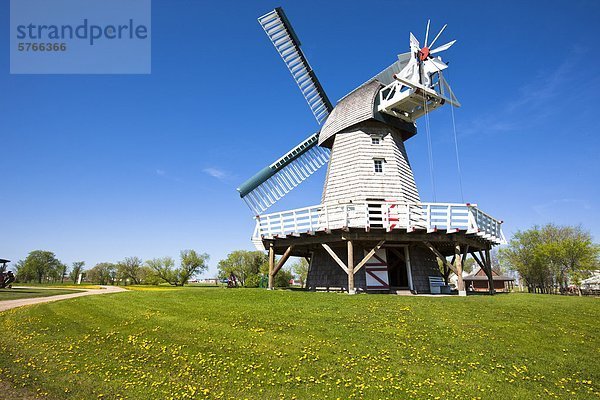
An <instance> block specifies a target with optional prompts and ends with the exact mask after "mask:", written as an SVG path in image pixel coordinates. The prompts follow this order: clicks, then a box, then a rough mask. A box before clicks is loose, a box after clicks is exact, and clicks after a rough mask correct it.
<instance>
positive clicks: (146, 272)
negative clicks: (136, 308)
mask: <svg viewBox="0 0 600 400" xmlns="http://www.w3.org/2000/svg"><path fill="white" fill-rule="evenodd" d="M140 281H141V283H142V284H143V285H158V284H160V283H161V282H162V279H160V277H158V275H156V272H154V270H153V269H152V268H150V267H149V266H148V264H145V265H142V268H141V270H140Z"/></svg>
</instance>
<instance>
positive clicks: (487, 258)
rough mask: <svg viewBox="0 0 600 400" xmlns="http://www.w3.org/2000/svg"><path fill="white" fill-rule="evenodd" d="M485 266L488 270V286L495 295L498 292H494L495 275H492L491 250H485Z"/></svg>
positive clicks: (487, 248)
mask: <svg viewBox="0 0 600 400" xmlns="http://www.w3.org/2000/svg"><path fill="white" fill-rule="evenodd" d="M485 264H486V266H487V270H488V274H487V276H488V286H489V288H490V294H494V293H495V292H496V290H494V274H493V273H492V257H491V255H490V248H489V247H486V248H485Z"/></svg>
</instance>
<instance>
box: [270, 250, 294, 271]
mask: <svg viewBox="0 0 600 400" xmlns="http://www.w3.org/2000/svg"><path fill="white" fill-rule="evenodd" d="M293 249H294V246H290V247H288V248H287V250H286V251H285V253H283V255H282V256H281V258H280V259H279V262H278V263H277V266H275V269H274V270H273V277H275V275H277V273H278V272H279V270H280V269H281V267H283V264H285V262H286V261H287V260H288V258H290V256H291V255H292V250H293Z"/></svg>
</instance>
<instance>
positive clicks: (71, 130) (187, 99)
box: [0, 0, 600, 275]
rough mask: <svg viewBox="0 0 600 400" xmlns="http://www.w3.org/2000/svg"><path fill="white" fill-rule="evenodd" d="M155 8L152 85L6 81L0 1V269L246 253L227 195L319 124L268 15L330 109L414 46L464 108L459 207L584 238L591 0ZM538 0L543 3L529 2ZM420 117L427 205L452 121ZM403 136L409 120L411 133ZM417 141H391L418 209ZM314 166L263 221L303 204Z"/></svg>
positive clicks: (508, 224) (241, 211) (446, 190)
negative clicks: (427, 126) (444, 65)
mask: <svg viewBox="0 0 600 400" xmlns="http://www.w3.org/2000/svg"><path fill="white" fill-rule="evenodd" d="M524 3H525V2H493V3H492V2H490V3H485V2H476V1H469V2H449V1H444V2H436V1H433V2H428V3H427V7H424V6H423V7H421V6H419V4H420V3H415V2H402V1H368V2H367V1H364V2H362V1H361V2H359V1H356V2H341V1H340V2H333V1H332V2H322V1H320V2H314V1H303V2H288V1H277V2H273V1H252V2H242V1H239V2H232V1H230V2H203V1H192V0H169V1H167V0H161V1H159V0H154V1H153V3H152V73H151V74H150V75H10V74H9V61H10V60H9V48H8V41H9V39H8V35H9V32H8V24H9V20H8V15H9V6H8V2H7V1H3V2H1V4H0V17H1V19H0V23H1V24H2V26H3V27H4V29H0V88H2V90H1V91H0V110H1V111H0V113H1V114H0V149H1V150H0V154H1V156H0V183H1V190H0V225H1V228H0V258H8V259H11V260H15V261H16V260H18V259H22V258H24V257H26V255H27V253H28V252H29V251H31V250H35V249H44V250H51V251H53V252H55V253H56V255H57V256H58V257H59V258H60V259H61V260H62V261H64V262H67V263H71V262H73V261H78V260H84V261H86V264H87V266H88V267H91V266H93V265H94V264H96V263H98V262H102V261H110V262H116V261H118V260H120V259H123V258H124V257H128V256H138V257H141V258H143V259H149V258H154V257H161V256H173V257H177V256H178V253H179V251H180V250H181V249H187V248H192V249H196V250H198V251H202V252H207V253H209V254H210V256H211V261H210V270H209V273H208V274H207V275H213V274H214V272H215V271H216V264H217V262H218V261H219V260H220V259H221V258H223V257H224V256H225V255H226V254H227V253H228V252H229V251H231V250H234V249H241V248H245V249H252V245H251V243H250V241H249V238H250V236H251V234H252V229H253V220H252V215H251V212H250V211H249V210H248V209H247V208H246V206H245V204H244V203H243V201H241V200H240V199H239V197H238V195H237V192H236V191H235V188H236V187H237V185H239V184H240V183H241V182H243V181H244V180H245V179H246V178H248V177H249V176H251V175H252V174H253V173H255V172H256V171H257V170H258V169H260V168H262V167H264V166H266V165H267V164H269V163H271V162H272V161H274V160H275V159H276V158H278V157H279V156H281V155H282V154H283V153H284V152H285V151H287V150H289V148H290V147H292V146H293V145H295V144H297V143H298V142H300V141H301V140H302V139H304V138H305V137H307V136H308V135H309V134H310V133H312V132H314V131H316V130H317V129H318V127H317V125H316V122H315V120H314V118H313V116H312V114H311V113H310V111H309V109H308V107H307V105H306V104H305V102H304V99H303V98H302V96H301V94H300V92H299V90H298V89H297V88H296V87H295V83H294V82H293V80H292V78H291V76H289V73H288V71H287V70H286V68H285V66H284V64H283V62H282V61H281V60H280V59H279V57H278V55H277V54H276V52H275V50H274V49H273V47H272V46H271V44H270V42H269V41H268V39H267V38H266V36H265V35H264V33H263V32H262V30H261V28H260V26H259V25H258V23H257V22H256V18H257V17H258V16H260V15H262V14H264V13H266V12H268V11H270V10H271V9H272V8H274V7H276V6H278V5H282V6H283V7H284V9H285V11H286V13H287V15H288V17H289V18H290V20H291V21H292V23H293V25H294V28H295V30H296V32H297V34H298V36H299V37H300V40H301V41H302V44H303V50H304V52H305V54H306V55H307V57H308V59H309V61H310V63H311V65H312V66H313V68H314V69H315V71H316V73H317V75H318V76H319V79H320V80H321V83H322V84H323V86H324V88H325V90H326V91H327V93H328V95H329V97H330V98H331V99H332V101H336V100H338V99H339V98H341V97H342V96H344V95H345V94H346V93H347V92H348V91H350V90H352V89H353V88H355V87H356V86H357V85H359V84H360V83H362V82H364V81H365V80H366V79H368V78H370V77H371V76H373V75H375V74H376V73H377V72H379V71H380V70H381V69H383V68H384V67H386V66H387V65H389V64H390V63H392V62H393V61H394V60H395V57H396V55H397V54H398V53H402V52H405V51H407V50H408V33H409V32H410V31H412V32H413V33H415V35H416V36H417V37H418V38H419V39H421V40H422V38H423V36H424V29H425V25H426V22H427V19H428V18H431V20H432V29H433V30H437V29H439V28H440V27H441V26H442V25H443V24H444V23H448V28H447V29H446V31H445V32H444V34H443V36H442V38H441V39H440V42H439V43H445V42H446V41H449V40H451V39H457V40H458V42H457V43H456V44H455V45H454V46H453V47H452V48H451V49H450V50H449V51H447V52H445V53H444V55H443V56H444V60H446V61H450V68H449V73H448V74H447V75H446V77H447V79H448V80H449V82H450V84H451V85H452V87H453V89H454V91H455V93H456V95H457V96H458V98H459V100H460V101H461V103H462V108H460V109H458V110H456V124H457V134H458V144H459V150H460V163H461V168H462V181H463V187H464V200H465V201H466V202H471V203H477V204H479V206H480V207H481V208H482V209H483V210H484V211H486V212H488V213H490V214H492V215H493V216H496V217H497V218H499V219H503V220H504V221H505V225H504V232H505V234H506V235H507V236H510V235H511V234H512V233H513V232H515V231H516V230H518V229H526V228H528V227H530V226H531V225H533V224H543V223H547V222H554V223H558V224H579V223H581V224H583V226H584V227H585V228H586V229H589V230H590V231H591V232H592V234H593V235H594V237H595V238H596V240H598V239H599V238H600V228H599V225H600V217H599V212H598V207H599V202H598V198H599V197H600V190H599V181H600V180H599V179H598V177H599V176H600V167H599V166H600V162H599V160H598V158H599V154H600V140H599V135H598V134H599V122H598V121H600V120H599V116H598V109H599V107H598V106H599V105H600V104H599V102H600V101H599V100H598V93H599V92H600V72H599V71H600V69H599V68H598V65H599V64H600V63H599V61H600V55H599V52H598V47H599V46H598V43H597V37H598V24H597V22H598V21H599V20H600V3H598V2H595V1H573V0H571V1H546V2H543V3H537V2H535V5H533V4H524ZM540 5H541V6H540ZM445 108H446V109H444V108H442V109H440V110H438V111H436V112H434V113H432V114H431V135H432V141H433V154H434V159H435V160H434V176H435V182H436V184H435V191H436V200H437V201H441V202H460V201H461V193H460V190H459V189H458V174H457V168H456V157H455V154H454V140H453V136H452V135H453V133H452V122H451V115H450V109H449V108H447V107H445ZM419 128H421V124H419ZM426 139H427V138H426V135H425V130H424V129H421V130H420V133H419V134H418V135H417V136H415V137H414V138H412V139H410V140H409V141H408V142H407V144H406V145H407V151H408V155H409V158H410V161H411V163H412V166H413V170H414V172H415V176H416V180H417V185H418V187H419V190H420V194H421V198H422V200H423V201H432V200H433V191H432V187H431V183H430V179H429V173H430V171H429V161H428V158H427V142H426ZM324 172H325V171H324V168H323V169H322V170H321V171H320V172H319V173H318V174H315V175H314V176H313V177H312V178H311V179H310V180H309V181H308V182H305V183H304V184H303V185H302V186H300V187H299V188H298V189H296V190H295V191H294V192H292V193H291V194H289V195H288V196H287V197H286V198H285V199H284V200H283V201H281V202H280V203H278V204H277V205H276V206H275V208H273V210H277V209H290V208H295V207H302V206H308V205H313V204H317V203H318V202H319V200H320V195H321V190H322V185H323V178H324Z"/></svg>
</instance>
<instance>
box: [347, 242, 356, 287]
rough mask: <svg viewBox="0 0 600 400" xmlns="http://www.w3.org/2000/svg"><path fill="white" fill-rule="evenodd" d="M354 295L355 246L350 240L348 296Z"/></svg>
mask: <svg viewBox="0 0 600 400" xmlns="http://www.w3.org/2000/svg"><path fill="white" fill-rule="evenodd" d="M354 293H356V291H355V290H354V245H353V244H352V240H348V294H354Z"/></svg>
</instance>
